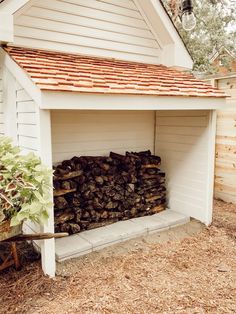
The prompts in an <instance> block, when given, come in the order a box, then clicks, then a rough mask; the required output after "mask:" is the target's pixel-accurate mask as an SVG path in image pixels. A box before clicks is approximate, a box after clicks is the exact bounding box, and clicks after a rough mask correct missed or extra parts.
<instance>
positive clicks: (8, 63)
mask: <svg viewBox="0 0 236 314" xmlns="http://www.w3.org/2000/svg"><path fill="white" fill-rule="evenodd" d="M0 54H1V55H2V58H3V65H4V66H5V67H6V68H7V69H8V71H9V72H11V74H12V75H13V76H14V77H15V79H16V81H17V82H18V83H19V84H20V85H21V86H22V87H23V88H24V89H25V91H26V92H27V93H28V94H29V96H30V97H31V98H32V99H33V100H34V101H35V102H36V103H37V104H38V106H40V104H41V90H40V89H39V88H38V87H37V86H36V85H35V83H34V82H33V81H32V80H31V78H30V77H29V76H28V75H27V73H26V72H25V71H24V70H23V69H22V68H21V67H20V66H19V65H18V64H17V63H16V62H15V61H13V60H12V59H11V58H10V56H9V55H8V54H7V53H6V52H5V51H4V50H3V49H0Z"/></svg>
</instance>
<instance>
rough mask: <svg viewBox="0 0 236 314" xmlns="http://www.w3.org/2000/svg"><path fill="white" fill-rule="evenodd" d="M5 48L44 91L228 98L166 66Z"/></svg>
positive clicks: (189, 75) (216, 90)
mask: <svg viewBox="0 0 236 314" xmlns="http://www.w3.org/2000/svg"><path fill="white" fill-rule="evenodd" d="M5 50H6V51H7V52H8V54H9V55H10V56H11V58H12V59H13V60H14V61H15V62H17V63H18V64H19V66H20V67H21V68H23V69H24V70H25V71H26V72H27V73H28V75H29V76H30V77H31V79H32V80H33V81H34V82H35V84H36V85H37V86H38V87H39V88H40V89H42V90H53V91H75V92H88V93H109V94H118V93H119V94H143V95H145V94H146V95H157V96H196V97H225V94H224V93H223V92H222V91H220V90H218V89H216V88H213V87H211V86H210V85H207V84H206V83H205V82H202V81H200V80H197V79H196V78H194V77H193V76H192V75H191V74H189V73H185V72H181V71H177V70H174V69H171V68H168V67H166V66H163V65H153V64H144V63H137V62H130V61H121V60H114V59H107V58H98V57H88V56H83V55H78V54H71V53H62V52H54V51H45V50H38V49H30V48H22V47H13V46H9V47H7V48H5Z"/></svg>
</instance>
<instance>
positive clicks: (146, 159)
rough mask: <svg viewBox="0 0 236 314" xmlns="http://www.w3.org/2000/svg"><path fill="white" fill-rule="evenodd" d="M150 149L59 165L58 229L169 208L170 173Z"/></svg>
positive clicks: (71, 229) (84, 226) (56, 185)
mask: <svg viewBox="0 0 236 314" xmlns="http://www.w3.org/2000/svg"><path fill="white" fill-rule="evenodd" d="M160 162H161V159H160V157H158V156H153V155H151V152H150V151H144V152H140V153H136V152H126V154H125V155H120V154H117V153H114V152H111V153H110V156H109V157H99V156H98V157H92V156H82V157H73V158H72V159H71V160H66V161H64V162H62V163H61V164H60V165H58V166H57V167H55V168H54V169H55V175H54V188H55V190H54V196H55V197H54V207H55V230H56V231H57V232H60V231H62V232H69V233H70V234H73V233H77V232H79V231H82V230H86V229H90V228H94V227H96V226H100V225H106V224H109V223H111V222H114V221H118V220H125V219H130V218H133V217H141V216H145V215H151V214H153V213H156V212H158V211H160V210H163V209H164V208H165V202H166V196H165V195H166V189H165V173H163V172H162V171H161V170H160Z"/></svg>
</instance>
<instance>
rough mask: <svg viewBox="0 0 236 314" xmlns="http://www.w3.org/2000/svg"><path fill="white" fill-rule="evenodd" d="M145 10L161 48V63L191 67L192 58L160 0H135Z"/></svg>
mask: <svg viewBox="0 0 236 314" xmlns="http://www.w3.org/2000/svg"><path fill="white" fill-rule="evenodd" d="M135 1H136V2H137V3H138V4H139V7H140V8H142V10H143V12H145V14H146V16H147V18H148V20H149V22H150V24H151V25H152V30H153V31H154V32H155V33H156V34H157V36H158V38H159V39H160V41H161V45H162V48H163V53H162V55H163V58H162V60H161V63H162V64H165V65H167V66H172V67H179V68H183V69H192V67H193V60H192V58H191V56H190V54H189V52H188V50H187V49H186V47H185V45H184V43H183V40H182V38H181V37H180V35H179V33H178V31H177V30H176V28H175V26H174V25H173V23H172V21H171V19H170V17H169V16H168V14H167V13H166V11H165V9H164V8H163V6H162V4H161V3H160V0H145V1H143V0H135Z"/></svg>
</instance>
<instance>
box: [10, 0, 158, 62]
mask: <svg viewBox="0 0 236 314" xmlns="http://www.w3.org/2000/svg"><path fill="white" fill-rule="evenodd" d="M32 4H33V5H32V6H31V7H28V8H27V9H26V10H24V11H23V12H22V14H19V15H17V16H16V17H15V28H14V32H15V33H14V35H15V39H14V44H16V45H22V46H28V47H36V48H42V49H51V50H59V51H64V52H75V53H82V54H87V55H96V56H104V57H114V58H121V59H125V60H132V61H141V62H147V63H160V59H159V54H160V47H159V44H158V42H157V40H156V38H155V36H154V34H153V33H152V31H151V30H150V28H149V26H148V25H147V23H146V21H145V19H144V17H143V16H142V15H141V13H140V11H139V10H138V9H137V7H136V5H135V3H134V1H133V0H103V1H98V0H60V1H59V0H50V1H48V0H43V1H32Z"/></svg>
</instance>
